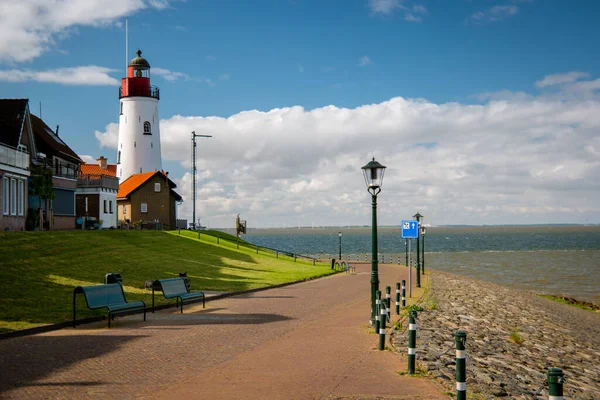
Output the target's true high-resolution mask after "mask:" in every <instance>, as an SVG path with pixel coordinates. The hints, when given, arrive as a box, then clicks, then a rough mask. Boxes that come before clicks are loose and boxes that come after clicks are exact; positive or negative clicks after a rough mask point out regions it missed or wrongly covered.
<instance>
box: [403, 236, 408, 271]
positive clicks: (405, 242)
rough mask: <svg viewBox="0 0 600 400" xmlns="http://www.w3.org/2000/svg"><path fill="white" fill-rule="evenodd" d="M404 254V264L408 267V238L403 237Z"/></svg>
mask: <svg viewBox="0 0 600 400" xmlns="http://www.w3.org/2000/svg"><path fill="white" fill-rule="evenodd" d="M404 256H405V257H406V263H405V264H404V265H406V266H407V267H408V240H407V239H404Z"/></svg>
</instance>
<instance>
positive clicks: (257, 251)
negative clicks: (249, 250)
mask: <svg viewBox="0 0 600 400" xmlns="http://www.w3.org/2000/svg"><path fill="white" fill-rule="evenodd" d="M256 254H258V246H256Z"/></svg>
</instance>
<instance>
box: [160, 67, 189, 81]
mask: <svg viewBox="0 0 600 400" xmlns="http://www.w3.org/2000/svg"><path fill="white" fill-rule="evenodd" d="M152 74H154V75H158V76H161V77H163V78H164V79H165V80H167V81H176V80H177V79H185V80H189V79H190V76H189V75H188V74H185V73H183V72H175V71H171V70H168V69H165V68H158V67H153V68H152Z"/></svg>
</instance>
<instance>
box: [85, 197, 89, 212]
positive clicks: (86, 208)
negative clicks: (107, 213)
mask: <svg viewBox="0 0 600 400" xmlns="http://www.w3.org/2000/svg"><path fill="white" fill-rule="evenodd" d="M85 212H86V213H87V212H88V198H87V196H85Z"/></svg>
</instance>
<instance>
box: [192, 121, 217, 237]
mask: <svg viewBox="0 0 600 400" xmlns="http://www.w3.org/2000/svg"><path fill="white" fill-rule="evenodd" d="M197 137H204V138H209V137H212V136H211V135H197V134H196V131H192V143H193V144H192V181H193V184H192V196H193V198H194V216H193V219H192V223H193V224H194V225H193V227H194V230H195V229H196V170H197V168H196V138H197Z"/></svg>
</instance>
